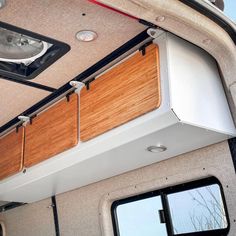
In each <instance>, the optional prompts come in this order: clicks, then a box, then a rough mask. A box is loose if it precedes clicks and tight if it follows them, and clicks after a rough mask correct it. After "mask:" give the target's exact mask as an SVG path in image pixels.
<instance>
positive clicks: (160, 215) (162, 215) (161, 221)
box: [158, 210, 166, 224]
mask: <svg viewBox="0 0 236 236" xmlns="http://www.w3.org/2000/svg"><path fill="white" fill-rule="evenodd" d="M158 212H159V218H160V223H161V224H165V223H166V217H165V212H164V210H159V211H158Z"/></svg>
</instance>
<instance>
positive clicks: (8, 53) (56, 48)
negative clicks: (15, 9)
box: [0, 22, 70, 79]
mask: <svg viewBox="0 0 236 236" xmlns="http://www.w3.org/2000/svg"><path fill="white" fill-rule="evenodd" d="M69 50H70V47H69V46H68V45H67V44H65V43H62V42H59V41H56V40H54V39H51V38H48V37H45V36H42V35H39V34H36V33H33V32H30V31H26V30H24V29H20V28H17V27H15V26H12V25H8V24H6V23H3V22H0V76H3V77H7V78H12V79H33V78H34V77H35V76H37V75H38V74H39V73H41V72H42V71H43V70H45V69H46V68H47V67H49V66H50V65H51V64H52V63H54V62H55V61H56V60H58V59H59V58H60V57H61V56H63V55H64V54H65V53H66V52H68V51H69Z"/></svg>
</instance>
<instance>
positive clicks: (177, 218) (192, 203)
mask: <svg viewBox="0 0 236 236" xmlns="http://www.w3.org/2000/svg"><path fill="white" fill-rule="evenodd" d="M167 197H168V202H169V209H170V214H171V220H172V226H173V231H174V233H175V234H183V233H191V232H200V231H209V230H217V229H225V228H227V218H226V213H225V210H224V204H223V200H222V196H221V191H220V187H219V186H218V185H217V184H213V185H209V186H206V187H200V188H195V189H192V190H187V191H182V192H178V193H173V194H169V195H168V196H167Z"/></svg>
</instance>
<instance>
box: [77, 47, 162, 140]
mask: <svg viewBox="0 0 236 236" xmlns="http://www.w3.org/2000/svg"><path fill="white" fill-rule="evenodd" d="M159 77H160V76H159V55H158V48H157V46H156V45H154V44H152V45H150V46H148V47H147V48H146V54H145V55H142V54H141V52H137V53H135V54H134V55H132V56H131V57H130V58H128V59H127V60H125V61H123V62H121V63H120V64H118V65H117V66H115V67H113V68H112V69H110V70H109V71H107V72H106V73H104V74H103V75H101V76H100V77H98V78H97V79H96V80H95V81H94V82H92V83H91V84H90V89H89V90H86V88H83V90H82V91H81V95H80V139H81V141H87V140H89V139H91V138H94V137H96V136H97V135H100V134H102V133H104V132H106V131H108V130H111V129H112V128H114V127H117V126H119V125H121V124H124V123H126V122H128V121H130V120H132V119H134V118H136V117H138V116H141V115H143V114H145V113H147V112H149V111H152V110H154V109H156V108H158V107H159V106H160V103H161V94H160V78H159Z"/></svg>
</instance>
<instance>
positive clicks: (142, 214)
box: [116, 196, 167, 236]
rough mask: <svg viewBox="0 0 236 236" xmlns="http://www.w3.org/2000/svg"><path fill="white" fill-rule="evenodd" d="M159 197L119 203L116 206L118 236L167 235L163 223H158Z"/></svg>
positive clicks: (160, 203) (160, 205)
mask: <svg viewBox="0 0 236 236" xmlns="http://www.w3.org/2000/svg"><path fill="white" fill-rule="evenodd" d="M162 209H163V207H162V202H161V197H160V196H156V197H150V198H146V199H143V200H138V201H133V202H129V203H126V204H122V205H119V206H118V207H117V208H116V216H117V223H118V231H119V235H120V236H131V235H134V236H157V235H158V236H167V232H166V227H165V224H161V223H160V217H159V210H162Z"/></svg>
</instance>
